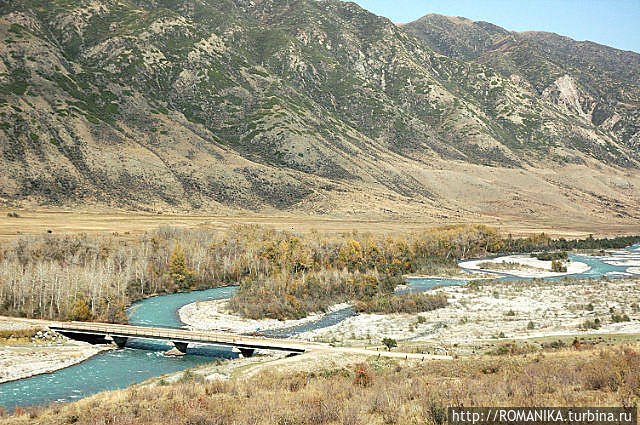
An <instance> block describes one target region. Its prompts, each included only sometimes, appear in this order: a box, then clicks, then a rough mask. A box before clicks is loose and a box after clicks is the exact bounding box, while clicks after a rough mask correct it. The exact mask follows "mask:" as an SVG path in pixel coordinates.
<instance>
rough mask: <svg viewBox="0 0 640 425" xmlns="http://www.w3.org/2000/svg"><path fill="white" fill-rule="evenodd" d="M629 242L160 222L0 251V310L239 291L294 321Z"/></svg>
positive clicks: (50, 315) (490, 231)
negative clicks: (464, 267) (480, 261)
mask: <svg viewBox="0 0 640 425" xmlns="http://www.w3.org/2000/svg"><path fill="white" fill-rule="evenodd" d="M638 242H640V237H622V238H615V239H593V238H588V239H585V240H575V241H566V240H563V239H559V240H553V239H551V238H549V237H548V236H546V235H544V234H542V235H535V236H532V237H529V238H519V239H516V238H512V237H506V238H504V237H501V236H500V234H499V233H498V231H497V230H496V229H494V228H491V227H487V226H482V225H458V226H446V227H440V228H434V229H430V230H427V231H424V232H419V233H410V234H401V235H373V234H371V233H359V232H356V231H354V232H350V233H342V234H320V233H318V232H310V233H305V234H296V233H292V232H285V231H276V230H273V229H269V228H263V227H259V226H244V225H243V226H236V227H233V228H231V229H230V230H228V231H226V232H217V231H209V230H201V229H182V228H175V227H162V228H159V229H157V230H155V231H151V232H148V233H145V234H144V235H141V236H139V237H135V238H130V237H127V238H125V237H121V236H119V235H115V234H114V235H87V234H70V235H52V234H45V235H41V236H31V237H21V238H18V239H16V240H13V241H10V242H6V243H3V244H2V245H0V314H5V315H17V316H25V317H34V318H43V319H76V320H99V321H113V322H125V321H126V308H127V306H129V305H130V304H131V303H132V302H135V301H137V300H140V299H142V298H145V297H148V296H152V295H156V294H165V293H174V292H179V291H190V290H196V289H205V288H211V287H216V286H223V285H229V284H237V285H239V288H238V291H237V294H236V295H235V296H234V297H233V298H232V300H231V302H230V306H231V308H232V310H233V311H235V312H237V313H239V314H242V315H244V316H247V317H252V318H262V317H272V318H278V319H284V318H298V317H304V316H305V315H306V314H308V313H309V312H313V311H321V310H324V309H326V308H327V307H328V306H330V305H332V304H335V303H337V302H347V301H348V302H356V301H357V303H356V305H357V306H358V309H359V310H361V311H375V310H376V309H378V310H380V309H383V310H385V311H399V310H403V309H404V308H405V307H403V306H406V310H407V311H409V310H411V311H413V310H416V309H418V310H419V309H421V308H424V309H426V308H432V307H433V306H434V305H440V303H441V300H428V299H426V298H424V297H422V298H421V297H418V296H417V295H411V296H404V298H403V299H402V300H400V299H395V298H393V297H395V295H394V294H393V292H394V289H395V287H396V286H397V285H398V284H400V283H402V282H403V277H402V276H403V275H404V274H407V273H429V274H437V273H438V272H441V271H442V270H447V269H453V268H456V267H457V266H456V261H457V260H459V259H462V258H470V257H481V256H485V255H489V254H496V253H503V252H530V251H535V250H553V249H575V248H589V249H603V248H620V247H623V246H627V245H631V244H633V243H638Z"/></svg>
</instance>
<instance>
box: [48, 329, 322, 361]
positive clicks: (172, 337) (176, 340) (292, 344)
mask: <svg viewBox="0 0 640 425" xmlns="http://www.w3.org/2000/svg"><path fill="white" fill-rule="evenodd" d="M48 326H49V329H51V330H52V331H55V332H58V333H60V334H62V335H64V336H66V337H68V338H71V339H75V340H79V341H86V342H89V343H91V344H109V343H111V342H114V343H115V344H117V345H118V346H119V347H124V346H125V344H126V343H127V341H128V340H129V338H136V339H151V340H162V341H170V342H172V343H173V345H174V346H175V347H176V349H177V350H178V351H180V352H181V353H186V352H187V345H188V344H189V343H198V344H211V345H222V346H230V347H234V348H237V349H238V350H239V351H240V353H242V355H243V356H245V357H250V356H252V355H253V352H254V351H255V350H256V349H262V350H279V351H287V352H290V353H292V354H300V353H304V352H305V351H309V350H312V349H317V348H326V346H325V345H323V344H315V343H311V342H305V341H294V340H282V339H273V338H261V337H250V336H240V335H233V334H225V333H214V332H202V331H190V330H183V329H167V328H148V327H143V326H131V325H117V324H111V323H94V322H64V323H58V322H56V323H49V324H48Z"/></svg>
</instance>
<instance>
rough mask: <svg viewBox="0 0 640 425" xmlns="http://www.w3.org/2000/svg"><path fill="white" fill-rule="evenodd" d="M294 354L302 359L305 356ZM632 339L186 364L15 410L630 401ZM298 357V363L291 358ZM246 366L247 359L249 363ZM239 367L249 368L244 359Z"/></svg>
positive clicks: (421, 415) (357, 409)
mask: <svg viewBox="0 0 640 425" xmlns="http://www.w3.org/2000/svg"><path fill="white" fill-rule="evenodd" d="M306 356H307V355H305V356H301V357H300V360H304V358H305V357H306ZM639 359H640V356H639V355H638V347H637V345H632V344H624V345H621V346H615V347H604V348H593V347H589V346H580V347H571V348H563V349H548V350H546V351H544V352H537V353H531V354H524V355H523V354H519V355H489V356H472V357H461V358H458V359H455V360H434V361H424V362H421V361H412V360H408V361H405V360H403V359H402V360H391V359H384V358H376V357H359V358H358V357H357V356H348V357H345V358H343V359H337V360H336V359H335V358H333V359H328V358H324V359H322V358H317V357H312V358H310V359H309V360H311V362H308V361H306V362H305V361H303V362H302V363H301V364H298V365H297V366H300V365H303V366H305V367H304V368H302V369H301V368H300V367H295V366H294V367H291V368H283V367H282V366H283V365H282V362H281V361H279V360H278V361H275V362H272V364H273V366H276V365H277V366H278V367H277V368H276V367H264V366H261V367H259V368H258V370H256V373H243V374H242V375H240V376H236V377H232V378H231V379H220V377H219V376H217V375H216V376H212V377H209V379H207V378H205V377H204V376H202V375H201V374H199V373H197V371H196V373H194V372H189V373H183V374H181V376H180V378H179V379H178V380H177V382H175V383H170V382H168V380H166V379H165V380H157V379H154V380H153V381H154V384H153V385H149V384H148V383H147V384H142V385H134V386H132V387H130V388H128V389H125V390H119V391H111V392H107V393H101V394H98V395H96V396H93V397H90V398H87V399H84V400H81V401H79V402H76V403H72V404H68V405H64V406H53V407H52V408H48V409H47V408H36V409H28V410H24V409H18V410H16V412H15V413H14V415H12V416H10V417H5V418H3V419H0V420H2V422H3V423H6V424H11V425H22V424H41V425H48V424H62V423H77V424H92V425H94V424H112V425H120V424H129V425H135V424H149V425H151V424H162V425H172V424H201V425H214V424H217V425H225V424H265V425H266V424H278V425H283V424H317V425H321V424H348V425H357V424H415V423H428V424H438V425H440V424H443V423H445V422H446V407H447V406H460V405H465V406H469V405H480V406H492V405H493V406H495V405H510V406H540V405H562V406H569V405H571V406H589V405H591V406H593V405H597V406H620V405H624V406H633V405H635V404H634V403H637V401H638V394H640V379H639V377H640V375H639V374H638V373H637V370H638V367H639V366H640V363H639ZM294 363H298V362H294ZM247 367H248V368H249V371H251V369H252V368H253V367H255V366H254V365H247ZM244 372H247V370H246V368H245V370H244Z"/></svg>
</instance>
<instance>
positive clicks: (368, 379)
mask: <svg viewBox="0 0 640 425" xmlns="http://www.w3.org/2000/svg"><path fill="white" fill-rule="evenodd" d="M353 383H354V384H355V385H358V386H360V387H370V386H371V384H372V383H373V375H372V373H371V371H370V370H369V366H367V364H366V363H358V364H357V365H356V366H355V371H354V378H353Z"/></svg>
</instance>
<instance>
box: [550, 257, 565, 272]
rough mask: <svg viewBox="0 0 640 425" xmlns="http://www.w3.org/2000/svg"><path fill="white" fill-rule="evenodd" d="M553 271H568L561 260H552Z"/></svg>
mask: <svg viewBox="0 0 640 425" xmlns="http://www.w3.org/2000/svg"><path fill="white" fill-rule="evenodd" d="M551 271H552V272H555V273H566V272H567V266H565V265H564V263H563V262H562V261H560V260H552V261H551Z"/></svg>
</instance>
